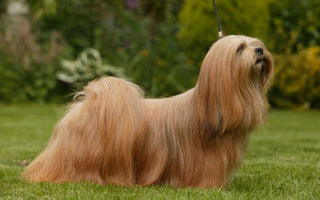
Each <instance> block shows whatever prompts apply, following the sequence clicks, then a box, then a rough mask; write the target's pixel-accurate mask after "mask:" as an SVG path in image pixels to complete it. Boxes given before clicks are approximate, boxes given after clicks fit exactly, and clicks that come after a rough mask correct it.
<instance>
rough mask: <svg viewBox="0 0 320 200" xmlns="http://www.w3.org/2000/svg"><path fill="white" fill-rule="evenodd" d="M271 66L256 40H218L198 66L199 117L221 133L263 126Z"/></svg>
mask: <svg viewBox="0 0 320 200" xmlns="http://www.w3.org/2000/svg"><path fill="white" fill-rule="evenodd" d="M272 63H273V62H272V57H271V54H270V53H269V52H268V50H267V49H266V47H265V45H264V44H263V43H262V42H261V41H260V40H258V39H256V38H252V37H247V36H236V35H231V36H226V37H223V38H221V39H219V40H218V41H217V42H215V43H214V44H213V45H212V46H211V48H210V50H209V52H208V53H207V55H206V57H205V58H204V60H203V63H202V66H201V71H200V76H199V82H198V85H197V88H198V93H197V94H198V97H199V98H198V99H199V102H201V106H198V108H199V109H200V110H201V109H203V111H202V114H201V115H209V116H207V118H209V119H211V120H210V121H211V124H220V125H219V127H218V128H219V130H221V131H222V132H224V130H225V129H227V128H228V127H233V128H237V127H239V126H241V125H243V124H245V123H244V122H245V121H247V122H248V124H256V125H259V124H260V123H262V121H263V120H264V118H265V117H264V116H266V103H265V98H264V96H265V93H266V91H267V90H268V88H269V86H270V82H271V78H272V71H273V67H272ZM246 113H248V114H246ZM248 126H249V125H248ZM247 128H249V129H250V127H247Z"/></svg>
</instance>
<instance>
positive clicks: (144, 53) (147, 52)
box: [141, 49, 149, 56]
mask: <svg viewBox="0 0 320 200" xmlns="http://www.w3.org/2000/svg"><path fill="white" fill-rule="evenodd" d="M141 54H142V55H143V56H148V55H149V51H148V49H143V50H142V52H141Z"/></svg>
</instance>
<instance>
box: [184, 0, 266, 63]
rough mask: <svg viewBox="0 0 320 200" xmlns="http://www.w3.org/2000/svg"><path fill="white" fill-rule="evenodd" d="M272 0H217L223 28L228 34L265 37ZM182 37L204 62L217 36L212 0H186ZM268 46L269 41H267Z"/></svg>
mask: <svg viewBox="0 0 320 200" xmlns="http://www.w3.org/2000/svg"><path fill="white" fill-rule="evenodd" d="M268 2H269V0H268V1H259V0H254V1H252V0H242V1H239V0H229V1H224V0H217V1H216V5H217V10H218V14H219V18H220V20H221V25H222V29H223V31H224V32H225V33H226V34H229V35H230V34H242V35H249V36H253V37H258V38H261V39H263V40H264V41H265V42H267V41H268V40H266V38H267V36H268V31H269V26H268V23H269V20H270V16H269V11H268V7H267V5H268ZM179 22H180V25H181V27H180V31H179V34H178V37H179V41H180V43H181V44H182V45H183V47H184V48H185V50H186V52H187V53H188V56H190V57H191V58H192V59H194V60H196V61H197V62H201V61H202V58H203V57H204V55H205V53H206V52H207V50H208V49H209V47H210V45H211V44H212V43H213V42H214V41H215V40H216V39H217V33H218V30H217V25H216V20H215V13H214V9H213V5H212V1H195V0H186V1H185V4H184V6H183V7H182V10H181V11H180V14H179ZM267 46H268V45H267Z"/></svg>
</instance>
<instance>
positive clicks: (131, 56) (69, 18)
mask: <svg viewBox="0 0 320 200" xmlns="http://www.w3.org/2000/svg"><path fill="white" fill-rule="evenodd" d="M216 4H217V8H218V13H219V17H220V20H221V25H222V29H223V30H224V32H225V33H226V34H243V35H249V36H253V37H258V38H260V39H261V40H262V41H264V43H265V44H266V46H267V47H268V49H269V50H270V51H271V52H272V54H273V56H274V60H275V70H274V73H275V74H274V75H275V76H274V81H273V86H272V88H271V90H270V91H269V94H268V98H269V101H270V104H271V106H272V107H275V108H302V109H310V108H311V109H320V1H319V0H281V1H277V0H250V1H249V0H242V1H239V0H216ZM217 32H218V31H217V26H216V21H215V15H214V9H213V5H212V1H211V0H201V1H197V0H184V1H183V0H158V1H150V0H28V1H26V0H0V102H4V103H7V102H30V101H31V102H58V103H61V102H66V101H69V100H70V96H68V94H69V93H70V92H73V91H75V90H78V89H79V88H81V86H83V85H85V84H86V83H87V82H88V81H90V80H92V79H95V78H98V77H102V76H106V75H112V76H117V77H122V78H125V79H127V80H130V81H132V82H134V83H136V84H138V85H139V86H141V87H142V88H143V89H144V90H145V91H146V96H148V97H159V96H170V95H174V94H177V93H181V92H183V91H185V90H187V89H189V88H191V87H193V86H194V85H195V83H196V81H197V77H198V72H199V69H200V66H201V61H202V59H203V57H204V56H205V54H206V52H207V51H208V49H209V47H210V46H211V44H212V43H213V42H214V41H216V40H217V38H218V37H217Z"/></svg>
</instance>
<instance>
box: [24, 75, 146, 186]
mask: <svg viewBox="0 0 320 200" xmlns="http://www.w3.org/2000/svg"><path fill="white" fill-rule="evenodd" d="M142 97H143V94H142V92H141V90H140V89H139V88H138V87H137V86H136V85H134V84H132V83H129V82H127V81H125V80H122V79H117V78H111V77H108V78H103V79H100V80H96V81H93V82H91V83H89V84H88V85H87V86H86V87H85V88H84V90H83V91H81V92H79V93H78V94H77V95H76V96H75V98H76V102H75V103H73V104H71V106H70V108H69V111H68V112H67V114H66V115H65V116H64V118H63V119H62V120H61V121H60V122H59V123H58V124H57V126H56V127H55V129H54V134H53V136H52V138H51V139H50V142H49V144H48V146H47V147H46V149H45V150H44V151H43V152H42V153H41V154H40V155H39V156H38V157H37V158H36V159H35V160H34V161H33V162H32V163H31V164H30V165H29V166H28V167H27V168H26V169H25V171H24V173H23V178H24V179H25V180H27V181H30V182H48V181H50V182H56V183H62V182H65V181H82V180H87V181H90V182H96V183H100V184H103V183H108V182H113V183H115V182H116V183H119V184H123V185H125V184H129V183H132V182H134V179H135V177H134V166H133V165H134V163H133V157H134V155H133V154H134V153H135V152H134V151H133V149H134V141H136V139H135V138H133V137H135V135H138V134H134V132H136V131H142V130H143V122H142V121H143V120H142V116H140V115H141V113H142V112H141V99H142ZM113 152H118V154H117V155H115V154H114V153H113ZM115 179H117V180H115Z"/></svg>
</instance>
